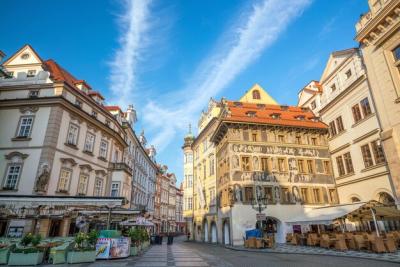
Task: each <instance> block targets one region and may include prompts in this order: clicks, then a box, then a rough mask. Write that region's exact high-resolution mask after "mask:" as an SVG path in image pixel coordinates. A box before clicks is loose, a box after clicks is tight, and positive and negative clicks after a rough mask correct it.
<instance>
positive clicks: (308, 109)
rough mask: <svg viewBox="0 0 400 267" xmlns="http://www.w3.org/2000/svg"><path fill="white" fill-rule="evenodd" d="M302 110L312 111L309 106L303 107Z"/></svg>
mask: <svg viewBox="0 0 400 267" xmlns="http://www.w3.org/2000/svg"><path fill="white" fill-rule="evenodd" d="M301 111H303V112H307V111H310V108H308V107H302V108H301Z"/></svg>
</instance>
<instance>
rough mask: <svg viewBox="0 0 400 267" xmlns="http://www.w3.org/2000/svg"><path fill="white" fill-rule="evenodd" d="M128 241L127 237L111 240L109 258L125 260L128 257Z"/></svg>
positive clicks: (129, 245) (129, 246)
mask: <svg viewBox="0 0 400 267" xmlns="http://www.w3.org/2000/svg"><path fill="white" fill-rule="evenodd" d="M130 248H131V244H130V239H129V238H127V237H121V238H112V239H111V248H110V258H112V259H115V258H125V257H129V255H130Z"/></svg>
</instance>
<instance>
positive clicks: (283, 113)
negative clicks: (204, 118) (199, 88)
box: [223, 101, 328, 129]
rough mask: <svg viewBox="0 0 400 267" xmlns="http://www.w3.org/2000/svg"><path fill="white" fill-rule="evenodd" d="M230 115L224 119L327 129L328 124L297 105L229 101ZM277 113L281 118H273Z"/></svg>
mask: <svg viewBox="0 0 400 267" xmlns="http://www.w3.org/2000/svg"><path fill="white" fill-rule="evenodd" d="M227 107H228V109H229V111H230V115H228V116H226V117H224V118H223V120H224V121H236V122H249V123H261V124H270V125H281V126H295V127H303V128H318V129H327V128H328V126H327V125H326V124H325V123H323V122H321V121H318V120H315V115H314V113H313V112H312V111H311V110H306V109H303V108H301V107H295V106H279V105H263V104H253V103H244V102H234V101H227ZM273 114H277V115H278V116H279V118H273Z"/></svg>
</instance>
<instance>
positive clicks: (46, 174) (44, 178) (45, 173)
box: [36, 163, 50, 191]
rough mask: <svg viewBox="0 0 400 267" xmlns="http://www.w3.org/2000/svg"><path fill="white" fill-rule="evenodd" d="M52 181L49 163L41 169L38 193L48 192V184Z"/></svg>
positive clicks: (44, 164)
mask: <svg viewBox="0 0 400 267" xmlns="http://www.w3.org/2000/svg"><path fill="white" fill-rule="evenodd" d="M49 180H50V170H49V165H48V164H47V163H43V164H42V165H41V167H40V171H39V175H38V178H37V179H36V191H46V187H47V183H48V182H49Z"/></svg>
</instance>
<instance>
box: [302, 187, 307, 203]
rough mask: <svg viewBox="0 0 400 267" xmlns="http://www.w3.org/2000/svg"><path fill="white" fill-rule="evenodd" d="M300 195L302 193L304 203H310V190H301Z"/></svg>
mask: <svg viewBox="0 0 400 267" xmlns="http://www.w3.org/2000/svg"><path fill="white" fill-rule="evenodd" d="M300 193H301V199H302V200H303V203H309V200H308V188H301V189H300Z"/></svg>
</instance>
